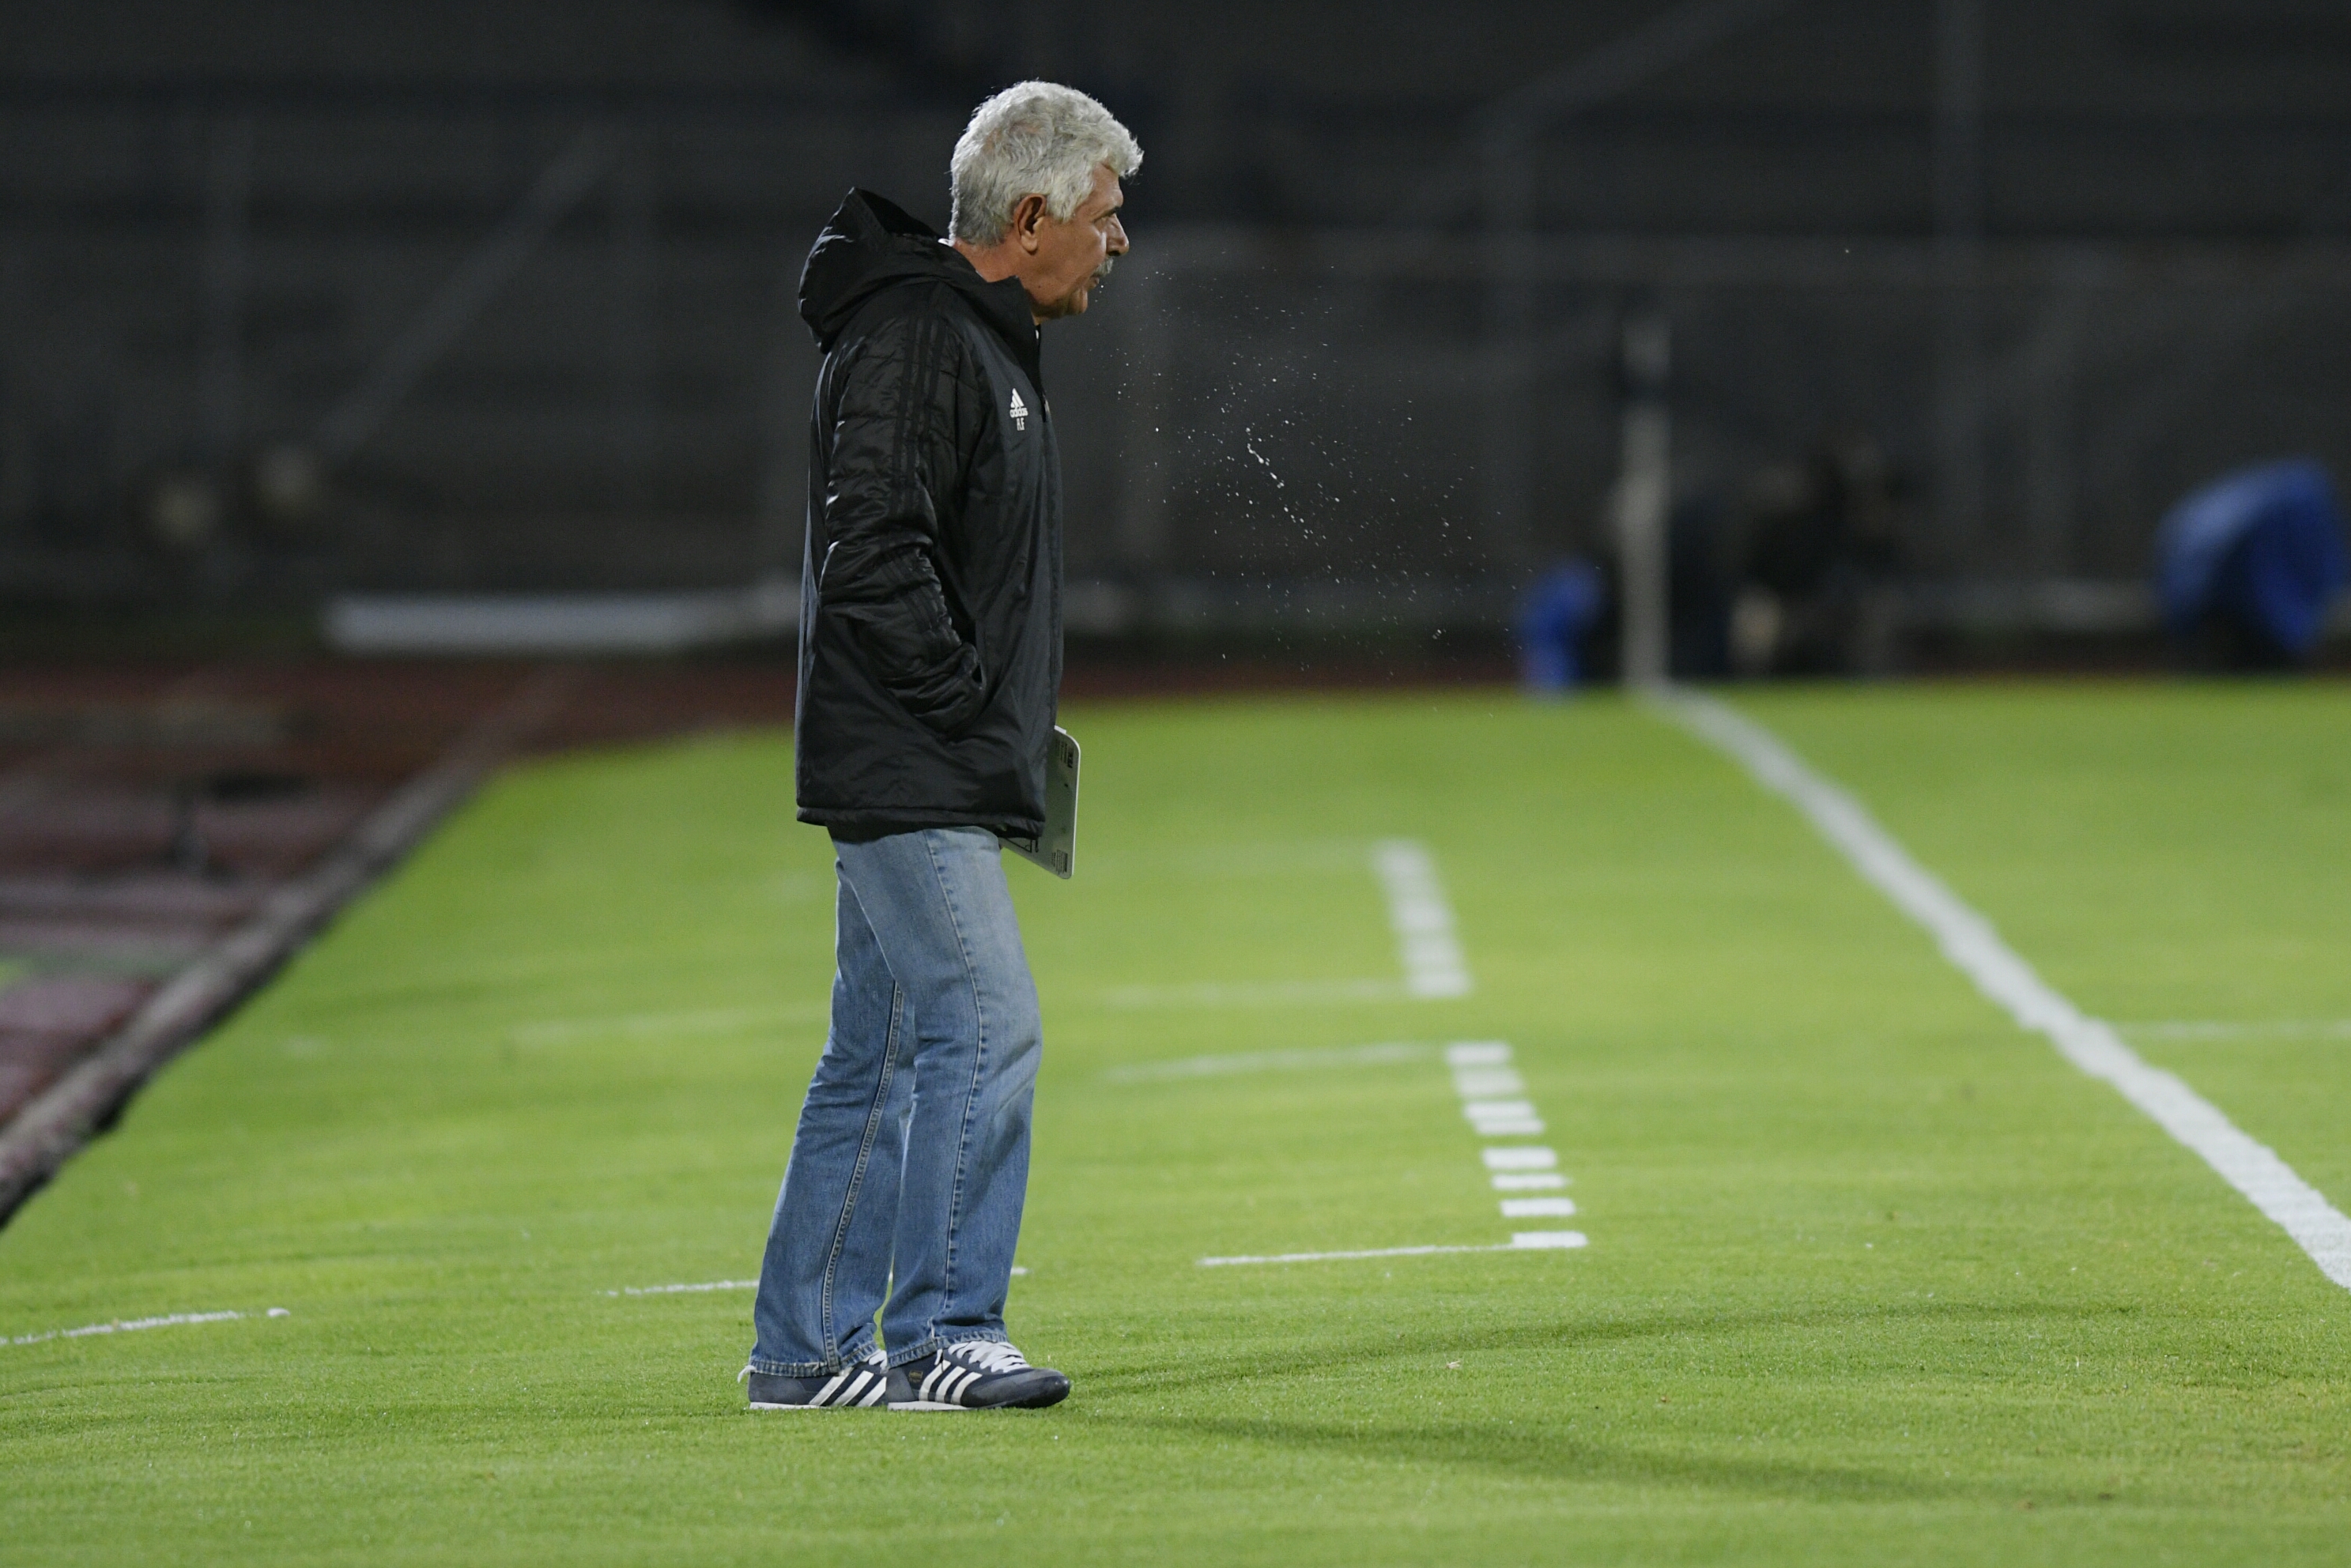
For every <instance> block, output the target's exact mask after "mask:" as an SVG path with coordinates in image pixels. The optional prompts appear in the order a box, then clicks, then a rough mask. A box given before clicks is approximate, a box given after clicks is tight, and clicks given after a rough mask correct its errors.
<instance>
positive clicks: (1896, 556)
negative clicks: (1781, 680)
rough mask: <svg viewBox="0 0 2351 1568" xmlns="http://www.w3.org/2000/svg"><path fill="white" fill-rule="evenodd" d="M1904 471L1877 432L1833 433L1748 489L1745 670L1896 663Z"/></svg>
mask: <svg viewBox="0 0 2351 1568" xmlns="http://www.w3.org/2000/svg"><path fill="white" fill-rule="evenodd" d="M1902 493H1903V485H1902V476H1901V475H1900V474H1898V473H1897V472H1896V470H1895V468H1894V466H1893V465H1892V464H1891V463H1890V462H1889V461H1888V460H1887V458H1886V453H1885V452H1884V450H1883V449H1882V448H1880V447H1879V446H1878V444H1876V442H1875V441H1873V440H1871V439H1870V438H1869V437H1868V436H1866V435H1865V434H1859V433H1858V432H1853V431H1840V432H1832V433H1830V434H1828V435H1827V436H1825V437H1824V438H1823V440H1822V441H1821V442H1820V444H1818V445H1817V446H1815V447H1814V448H1813V451H1812V453H1811V454H1810V455H1808V456H1807V457H1806V458H1805V459H1804V461H1802V463H1784V464H1775V465H1771V466H1770V467H1767V468H1764V469H1761V470H1760V471H1758V472H1757V473H1756V474H1755V475H1754V476H1752V477H1751V478H1750V479H1749V481H1748V483H1747V494H1746V497H1745V502H1746V505H1745V510H1746V514H1747V525H1748V526H1747V535H1746V541H1745V548H1744V549H1743V551H1742V552H1741V553H1742V556H1743V559H1742V561H1741V565H1740V572H1739V577H1740V588H1739V591H1738V593H1737V596H1736V597H1735V599H1734V600H1733V601H1732V604H1731V610H1730V626H1729V644H1730V646H1729V653H1730V663H1731V664H1732V667H1733V668H1734V669H1736V670H1737V671H1738V673H1739V674H1746V675H1879V674H1888V673H1890V672H1891V670H1892V668H1893V666H1894V664H1895V663H1896V648H1895V632H1896V612H1897V610H1898V608H1899V606H1898V602H1897V600H1896V593H1895V584H1896V572H1897V571H1898V570H1899V568H1900V565H1901V560H1900V549H1899V546H1898V545H1897V544H1896V524H1897V523H1898V522H1899V521H1900V516H1901V504H1902Z"/></svg>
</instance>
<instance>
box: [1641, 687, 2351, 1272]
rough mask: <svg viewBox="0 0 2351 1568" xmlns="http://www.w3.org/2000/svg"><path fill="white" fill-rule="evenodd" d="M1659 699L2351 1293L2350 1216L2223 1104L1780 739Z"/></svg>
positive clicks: (1682, 696)
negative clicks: (2134, 1043) (2081, 1005)
mask: <svg viewBox="0 0 2351 1568" xmlns="http://www.w3.org/2000/svg"><path fill="white" fill-rule="evenodd" d="M1652 700H1653V701H1654V702H1655V703H1656V705H1657V706H1661V707H1662V708H1663V709H1664V710H1665V711H1666V712H1667V714H1668V715H1670V716H1672V717H1673V718H1675V719H1676V720H1677V721H1678V722H1679V723H1680V724H1681V725H1682V727H1684V728H1686V729H1687V730H1688V731H1689V732H1690V733H1691V734H1693V735H1696V736H1698V737H1699V738H1700V739H1703V740H1706V741H1708V742H1709V743H1710V744H1712V745H1714V746H1716V747H1719V748H1720V749H1721V750H1723V751H1725V752H1727V753H1729V755H1730V756H1731V757H1732V758H1735V759H1736V760H1737V761H1738V762H1739V763H1740V766H1742V767H1744V768H1746V769H1747V771H1748V772H1749V773H1750V774H1751V775H1752V776H1753V777H1754V779H1755V780H1756V782H1758V783H1760V784H1761V785H1762V786H1763V787H1764V788H1765V789H1770V790H1771V791H1772V792H1773V793H1774V794H1777V795H1779V796H1782V798H1784V799H1785V800H1789V801H1790V802H1791V803H1792V804H1793V805H1794V806H1795V807H1796V809H1797V810H1800V811H1802V812H1803V814H1804V815H1805V816H1806V817H1808V818H1809V819H1811V821H1812V824H1813V827H1814V828H1816V829H1818V830H1819V831H1820V834H1821V836H1822V837H1823V838H1824V839H1826V840H1828V841H1829V842H1830V843H1831V844H1833V845H1834V846H1835V847H1836V848H1837V849H1838V850H1839V851H1840V852H1843V854H1844V857H1845V859H1846V860H1847V861H1849V862H1852V864H1853V868H1854V869H1855V871H1857V872H1859V873H1861V875H1862V876H1863V877H1864V878H1865V879H1866V880H1867V881H1868V882H1870V883H1872V884H1874V885H1875V886H1876V888H1877V889H1878V891H1880V892H1881V893H1883V894H1886V897H1888V898H1890V899H1892V900H1893V901H1894V903H1895V904H1896V907H1898V908H1899V909H1901V910H1902V912H1903V913H1904V914H1906V915H1909V916H1910V918H1911V919H1913V920H1915V921H1917V923H1918V924H1919V925H1923V926H1925V927H1926V928H1927V930H1928V933H1929V934H1930V935H1931V936H1933V937H1934V938H1935V940H1936V942H1937V944H1938V945H1939V946H1941V948H1942V950H1943V956H1945V957H1946V958H1949V960H1950V961H1951V963H1952V964H1953V966H1955V967H1957V968H1958V969H1959V971H1960V972H1961V973H1962V974H1964V975H1966V976H1967V977H1968V978H1969V979H1970V980H1972V981H1974V982H1975V986H1976V988H1977V989H1978V990H1980V991H1981V992H1982V993H1983V994H1984V995H1985V996H1986V997H1987V998H1991V1000H1992V1001H1993V1002H1996V1003H1998V1004H1999V1005H2000V1006H2001V1007H2002V1008H2004V1009H2007V1011H2008V1013H2009V1015H2010V1016H2011V1017H2012V1018H2014V1019H2016V1021H2017V1022H2018V1023H2019V1024H2021V1025H2022V1026H2023V1027H2024V1028H2026V1029H2028V1030H2037V1031H2039V1032H2040V1033H2042V1034H2043V1035H2046V1036H2047V1037H2048V1038H2049V1040H2050V1042H2051V1043H2052V1044H2053V1045H2054V1046H2056V1048H2057V1050H2058V1051H2059V1053H2060V1054H2062V1055H2063V1056H2064V1058H2065V1060H2066V1061H2070V1062H2072V1063H2073V1064H2074V1066H2076V1067H2078V1068H2080V1069H2081V1070H2082V1071H2084V1072H2086V1073H2088V1074H2089V1075H2090V1076H2091V1077H2093V1078H2098V1079H2103V1080H2105V1082H2108V1083H2111V1084H2113V1085H2114V1086H2115V1088H2116V1090H2118V1091H2119V1092H2121V1094H2122V1096H2123V1098H2124V1099H2126V1100H2127V1101H2129V1102H2130V1103H2132V1104H2133V1105H2135V1106H2137V1107H2138V1109H2139V1110H2140V1111H2142V1112H2144V1113H2146V1114H2147V1116H2148V1117H2150V1118H2152V1119H2153V1120H2154V1122H2155V1123H2156V1124H2157V1125H2158V1126H2159V1127H2161V1128H2162V1129H2163V1130H2164V1131H2165V1132H2167V1133H2168V1134H2171V1135H2172V1137H2174V1138H2176V1139H2177V1140H2179V1143H2180V1144H2182V1145H2185V1146H2186V1147H2187V1148H2188V1149H2189V1150H2190V1151H2191V1152H2193V1153H2194V1154H2195V1155H2197V1156H2198V1157H2199V1158H2200V1159H2202V1160H2203V1161H2204V1163H2205V1164H2207V1165H2209V1166H2211V1167H2212V1168H2213V1169H2214V1170H2215V1171H2217V1172H2219V1173H2220V1177H2221V1179H2222V1180H2224V1181H2226V1182H2227V1183H2228V1184H2229V1185H2230V1186H2233V1187H2235V1188H2236V1189H2237V1190H2238V1191H2239V1192H2241V1193H2242V1194H2244V1196H2245V1197H2247V1198H2248V1199H2249V1200H2251V1201H2252V1206H2253V1207H2255V1208H2258V1209H2260V1210H2261V1211H2262V1213H2263V1214H2265V1215H2267V1216H2268V1217H2269V1218H2271V1219H2272V1220H2273V1221H2275V1222H2276V1223H2277V1224H2278V1225H2279V1226H2280V1227H2282V1228H2283V1229H2284V1231H2285V1233H2286V1234H2287V1235H2288V1236H2290V1237H2292V1238H2293V1239H2294V1243H2295V1244H2296V1245H2297V1246H2299V1247H2300V1248H2301V1249H2303V1250H2304V1252H2307V1253H2308V1254H2310V1259H2311V1261H2312V1262H2314V1263H2316V1264H2317V1265H2318V1267H2319V1270H2320V1272H2322V1273H2324V1274H2325V1276H2326V1277H2327V1278H2328V1279H2329V1280H2332V1281H2335V1283H2336V1284H2337V1285H2340V1286H2342V1287H2344V1288H2345V1289H2346V1290H2351V1218H2345V1216H2344V1214H2343V1212H2342V1211H2341V1210H2340V1209H2337V1208H2336V1207H2335V1206H2334V1205H2333V1204H2331V1203H2329V1202H2327V1201H2326V1198H2325V1195H2323V1194H2322V1193H2320V1192H2319V1191H2318V1190H2317V1189H2316V1188H2315V1187H2313V1186H2311V1185H2310V1184H2309V1183H2308V1182H2306V1181H2304V1180H2303V1179H2302V1177H2300V1176H2297V1175H2295V1174H2294V1170H2293V1169H2292V1167H2290V1166H2287V1164H2286V1163H2285V1162H2284V1161H2283V1160H2282V1159H2280V1158H2278V1156H2277V1155H2275V1154H2274V1153H2273V1152H2272V1151H2271V1150H2270V1149H2269V1148H2267V1147H2266V1146H2264V1145H2262V1144H2260V1143H2257V1142H2255V1141H2254V1140H2253V1139H2252V1138H2251V1137H2249V1136H2247V1135H2246V1134H2244V1133H2243V1132H2242V1131H2241V1130H2240V1129H2239V1128H2238V1127H2237V1126H2236V1125H2235V1124H2232V1123H2231V1122H2230V1120H2229V1119H2228V1117H2226V1116H2225V1115H2223V1114H2221V1113H2220V1108H2219V1107H2217V1106H2215V1105H2214V1104H2212V1103H2211V1102H2210V1101H2208V1100H2206V1099H2205V1098H2204V1097H2203V1096H2201V1095H2199V1094H2198V1093H2197V1092H2196V1091H2194V1090H2193V1089H2190V1088H2189V1086H2188V1085H2187V1084H2186V1083H2185V1082H2181V1081H2180V1080H2179V1078H2177V1077H2175V1076H2174V1075H2172V1074H2171V1073H2168V1072H2166V1071H2163V1070H2162V1069H2161V1068H2158V1067H2152V1066H2149V1065H2148V1064H2147V1062H2146V1061H2144V1060H2142V1059H2141V1058H2140V1057H2139V1055H2138V1054H2137V1052H2136V1051H2132V1050H2131V1048H2130V1047H2129V1046H2127V1045H2126V1044H2124V1043H2123V1040H2122V1037H2121V1035H2119V1034H2118V1033H2116V1030H2115V1028H2114V1026H2113V1025H2111V1024H2109V1023H2107V1022H2105V1020H2104V1019H2095V1018H2092V1017H2090V1016H2089V1015H2088V1014H2086V1013H2084V1012H2083V1011H2082V1010H2081V1009H2078V1008H2076V1007H2074V1004H2073V1003H2072V1002H2069V1001H2067V1000H2066V999H2065V998H2064V997H2062V996H2060V995H2058V993H2057V992H2056V991H2055V990H2054V989H2053V988H2051V987H2050V986H2049V984H2048V983H2047V982H2046V981H2044V980H2043V979H2042V978H2041V977H2040V976H2039V975H2037V974H2035V973H2033V970H2032V966H2031V965H2030V964H2027V963H2026V962H2025V961H2024V960H2023V959H2022V957H2020V956H2017V954H2016V953H2015V952H2014V951H2013V950H2012V949H2011V948H2010V947H2009V946H2008V944H2006V943H2005V942H2002V941H2001V938H2000V934H1999V933H1998V932H1996V931H1995V930H1993V929H1992V925H1991V922H1990V921H1989V920H1986V919H1985V918H1984V917H1983V916H1982V915H1979V914H1977V913H1976V911H1975V910H1973V909H1972V908H1970V907H1969V905H1968V904H1966V903H1964V902H1963V901H1962V900H1961V899H1960V898H1959V895H1958V894H1954V893H1953V892H1952V891H1951V890H1950V889H1949V888H1948V887H1945V886H1944V885H1943V883H1941V882H1940V881H1939V880H1938V879H1937V878H1936V876H1935V875H1934V874H1933V873H1931V872H1928V870H1927V869H1926V868H1925V867H1924V866H1921V865H1920V864H1919V863H1918V862H1917V861H1915V860H1913V859H1911V858H1910V855H1909V853H1908V852H1907V851H1906V850H1904V849H1903V847H1902V846H1901V844H1900V843H1898V842H1896V840H1895V839H1894V837H1893V835H1892V834H1890V833H1888V832H1887V831H1886V830H1885V829H1884V828H1882V827H1880V826H1879V825H1878V823H1877V821H1876V819H1875V818H1873V817H1871V816H1870V814H1869V812H1868V810H1866V809H1865V808H1864V807H1863V806H1862V804H1861V802H1860V801H1858V800H1855V799H1854V798H1853V797H1852V796H1851V795H1849V794H1847V793H1845V792H1844V790H1843V789H1839V788H1838V787H1837V786H1836V785H1834V784H1832V783H1831V782H1829V781H1828V780H1827V779H1824V778H1823V777H1822V776H1821V775H1819V774H1817V773H1815V772H1813V770H1812V769H1811V768H1808V767H1807V766H1805V764H1804V762H1803V761H1802V758H1798V757H1797V756H1796V754H1795V753H1794V752H1792V751H1791V750H1790V749H1789V748H1788V747H1786V746H1785V745H1783V744H1782V742H1781V741H1780V739H1779V737H1776V736H1774V735H1772V734H1771V731H1769V730H1767V729H1765V728H1764V727H1762V726H1761V725H1759V724H1757V723H1755V722H1754V721H1753V720H1752V719H1750V718H1748V717H1746V716H1744V715H1742V714H1740V713H1737V712H1735V711H1733V710H1732V709H1731V708H1730V707H1729V706H1726V705H1725V704H1723V703H1720V702H1718V701H1717V700H1715V699H1714V698H1712V697H1709V696H1706V695H1702V694H1700V693H1697V692H1692V691H1687V690H1684V689H1680V688H1667V689H1665V690H1663V691H1660V692H1657V693H1656V694H1654V695H1653V698H1652Z"/></svg>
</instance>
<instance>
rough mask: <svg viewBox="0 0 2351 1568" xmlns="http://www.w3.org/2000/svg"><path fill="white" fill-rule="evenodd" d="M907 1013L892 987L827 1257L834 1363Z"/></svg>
mask: <svg viewBox="0 0 2351 1568" xmlns="http://www.w3.org/2000/svg"><path fill="white" fill-rule="evenodd" d="M904 1012H905V988H904V987H902V986H899V985H897V984H895V983H893V984H892V986H891V987H890V1026H889V1028H888V1029H887V1030H884V1031H883V1037H882V1039H883V1045H882V1071H881V1074H880V1076H879V1077H878V1079H877V1080H876V1081H875V1082H874V1085H873V1099H872V1104H871V1105H870V1107H869V1108H868V1109H867V1111H866V1113H865V1132H864V1135H863V1136H862V1137H861V1138H860V1139H859V1140H858V1145H857V1164H856V1165H855V1166H854V1167H852V1169H851V1171H850V1173H849V1187H848V1190H847V1191H846V1192H845V1193H843V1194H842V1196H841V1218H840V1219H839V1220H838V1221H837V1222H835V1224H834V1226H833V1231H832V1247H831V1250H829V1251H828V1252H827V1253H826V1254H825V1260H824V1289H823V1292H822V1296H821V1301H820V1306H819V1309H818V1310H819V1312H820V1314H821V1317H820V1322H822V1323H823V1325H824V1353H825V1354H826V1355H827V1356H828V1357H830V1358H831V1359H832V1360H834V1361H838V1360H840V1359H841V1336H840V1334H839V1333H838V1331H837V1328H836V1325H835V1324H834V1322H833V1321H832V1286H833V1280H834V1278H835V1276H836V1275H838V1274H839V1272H840V1270H841V1253H842V1252H844V1251H846V1250H847V1249H848V1247H849V1228H850V1226H851V1225H852V1224H854V1223H855V1221H856V1218H857V1195H858V1194H859V1193H860V1192H862V1191H863V1190H864V1187H865V1167H866V1166H867V1165H868V1164H870V1163H871V1162H872V1157H873V1140H874V1137H875V1136H876V1134H879V1132H880V1131H881V1124H882V1114H883V1112H884V1111H886V1110H887V1109H888V1108H889V1104H890V1080H891V1077H892V1076H893V1074H894V1073H895V1072H896V1071H897V1066H898V1044H899V1024H900V1021H901V1019H903V1018H904Z"/></svg>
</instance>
